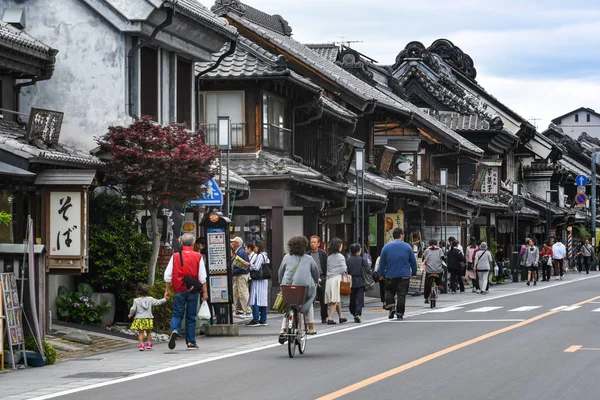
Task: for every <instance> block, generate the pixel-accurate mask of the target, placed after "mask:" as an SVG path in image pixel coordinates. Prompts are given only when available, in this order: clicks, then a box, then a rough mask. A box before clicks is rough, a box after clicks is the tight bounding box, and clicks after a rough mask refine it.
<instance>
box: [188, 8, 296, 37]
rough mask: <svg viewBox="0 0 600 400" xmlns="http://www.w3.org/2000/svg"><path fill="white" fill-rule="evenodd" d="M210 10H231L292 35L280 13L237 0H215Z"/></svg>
mask: <svg viewBox="0 0 600 400" xmlns="http://www.w3.org/2000/svg"><path fill="white" fill-rule="evenodd" d="M188 1H189V0H188ZM211 11H212V12H214V13H215V14H219V15H222V14H226V13H227V12H233V13H236V14H237V15H240V16H243V17H244V18H246V19H248V20H250V21H252V22H254V23H255V24H258V25H260V26H262V27H265V28H267V29H270V30H272V31H274V32H277V33H280V34H282V35H286V36H291V35H292V27H291V26H290V25H289V24H288V22H287V21H286V20H285V19H283V17H282V16H281V15H278V14H274V15H270V14H267V13H265V12H263V11H260V10H257V9H256V8H254V7H251V6H249V5H247V4H243V3H241V2H240V1H239V0H216V1H215V5H214V6H212V7H211Z"/></svg>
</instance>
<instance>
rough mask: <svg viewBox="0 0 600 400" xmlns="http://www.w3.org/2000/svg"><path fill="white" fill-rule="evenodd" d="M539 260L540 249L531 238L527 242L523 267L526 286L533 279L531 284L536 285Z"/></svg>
mask: <svg viewBox="0 0 600 400" xmlns="http://www.w3.org/2000/svg"><path fill="white" fill-rule="evenodd" d="M539 261H540V250H539V249H538V248H537V246H535V245H534V242H533V240H531V239H530V240H529V242H528V243H527V250H525V267H527V286H529V285H530V283H531V280H532V279H533V286H535V285H537V280H538V263H539Z"/></svg>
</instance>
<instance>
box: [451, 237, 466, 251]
mask: <svg viewBox="0 0 600 400" xmlns="http://www.w3.org/2000/svg"><path fill="white" fill-rule="evenodd" d="M454 242H456V246H454V247H456V248H457V249H458V250H459V251H460V252H461V253H463V254H464V252H465V250H464V249H463V247H462V246H461V244H460V243H459V242H458V240H456V238H455V237H454V236H450V237H449V238H448V246H447V247H448V250H450V248H451V247H452V243H454Z"/></svg>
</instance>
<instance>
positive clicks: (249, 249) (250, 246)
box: [244, 241, 258, 265]
mask: <svg viewBox="0 0 600 400" xmlns="http://www.w3.org/2000/svg"><path fill="white" fill-rule="evenodd" d="M244 250H245V251H246V254H248V264H246V265H250V264H254V262H255V261H256V256H257V255H258V254H256V253H255V252H254V242H252V241H247V242H246V243H245V244H244Z"/></svg>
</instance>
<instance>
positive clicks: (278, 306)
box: [273, 292, 287, 314]
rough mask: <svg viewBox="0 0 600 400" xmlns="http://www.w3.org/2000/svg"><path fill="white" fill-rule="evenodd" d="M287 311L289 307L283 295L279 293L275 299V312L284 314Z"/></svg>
mask: <svg viewBox="0 0 600 400" xmlns="http://www.w3.org/2000/svg"><path fill="white" fill-rule="evenodd" d="M286 309H287V305H286V304H285V303H284V302H283V293H281V292H279V293H277V297H276V298H275V302H274V303H273V310H275V311H277V312H278V313H281V314H283V313H285V310H286Z"/></svg>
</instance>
